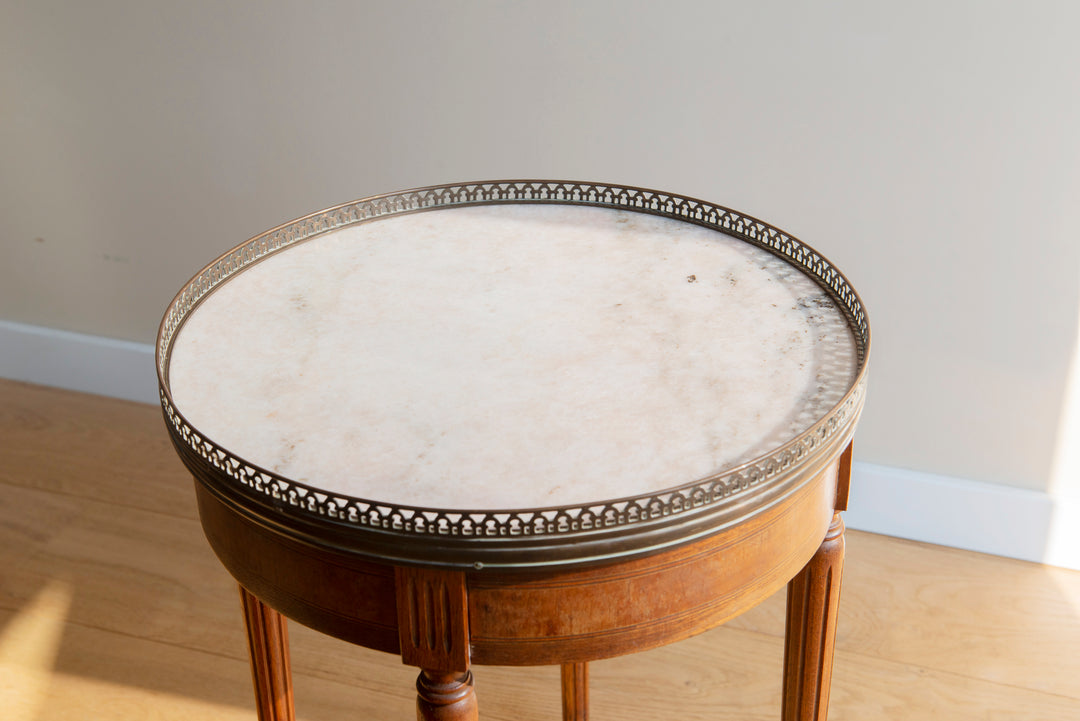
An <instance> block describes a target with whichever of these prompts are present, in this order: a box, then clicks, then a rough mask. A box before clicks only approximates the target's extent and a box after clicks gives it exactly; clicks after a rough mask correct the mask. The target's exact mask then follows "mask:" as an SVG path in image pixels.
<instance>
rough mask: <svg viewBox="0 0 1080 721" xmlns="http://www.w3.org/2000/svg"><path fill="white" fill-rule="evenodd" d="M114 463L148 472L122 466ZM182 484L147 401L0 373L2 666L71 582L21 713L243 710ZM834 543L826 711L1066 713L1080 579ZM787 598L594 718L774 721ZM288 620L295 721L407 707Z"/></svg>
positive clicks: (659, 668) (630, 669) (238, 647)
mask: <svg viewBox="0 0 1080 721" xmlns="http://www.w3.org/2000/svg"><path fill="white" fill-rule="evenodd" d="M23 419H29V421H28V423H29V425H27V426H22V425H20V423H21V422H22V420H23ZM102 419H108V421H107V422H108V423H110V424H112V425H111V426H110V427H109V428H108V429H101V428H99V427H98V426H100V424H101V423H102V422H103V421H102ZM155 433H158V434H160V436H159V439H158V440H159V443H154V442H149V441H148V439H149V438H152V437H153V436H154V434H155ZM103 437H105V438H112V439H113V440H110V441H106V442H105V444H104V446H102V445H100V444H99V441H100V439H102V438H103ZM12 438H16V439H17V442H11V441H9V439H12ZM125 438H126V439H128V440H127V441H124V440H123V439H125ZM102 448H109V449H111V450H108V451H107V452H106V451H103V450H102ZM46 456H52V457H51V458H48V459H47V461H43V460H42V459H43V458H45V457H46ZM124 462H129V463H130V464H131V465H132V467H138V468H144V469H151V470H149V471H148V473H147V475H146V476H145V477H144V478H142V479H134V478H131V477H127V476H126V475H125V474H123V473H119V474H118V472H117V465H118V464H122V463H124ZM57 474H60V475H57ZM191 488H192V485H191V478H190V476H189V475H188V474H187V472H186V470H185V469H184V468H183V466H182V465H181V464H180V462H179V461H178V460H176V458H175V453H173V451H172V449H171V447H169V446H168V441H167V436H166V433H165V430H164V427H163V425H162V421H161V419H160V413H159V411H158V410H157V409H156V408H155V407H152V406H139V405H138V404H131V403H127V402H124V401H115V400H112V399H105V398H95V397H92V396H82V395H80V394H76V393H70V392H67V391H56V390H51V389H43V388H37V387H34V386H28V385H23V384H19V383H12V382H8V381H0V498H2V501H0V665H3V664H9V665H12V666H14V665H16V664H23V663H26V659H27V658H28V655H27V654H22V653H19V652H18V645H17V643H16V642H15V636H16V635H17V634H16V633H15V629H16V628H17V627H18V625H19V624H18V623H17V622H18V620H19V619H20V618H21V616H20V614H23V613H30V609H32V608H33V607H34V605H35V600H36V599H37V598H38V597H39V595H40V594H41V593H43V592H44V591H45V589H47V588H48V586H49V584H51V583H53V582H57V581H59V582H63V583H65V584H69V585H70V588H71V590H72V597H71V605H70V607H69V608H68V610H67V612H66V616H64V618H62V619H61V621H62V634H61V641H60V645H59V648H58V649H57V653H56V656H55V659H54V660H53V662H52V668H51V670H50V671H49V676H48V683H47V684H46V685H45V686H44V687H43V690H42V691H41V693H42V694H43V695H42V696H41V697H40V698H38V699H36V700H33V703H34V705H35V707H36V710H35V715H34V716H33V721H67V720H68V719H74V718H77V719H83V718H92V719H97V718H109V719H114V720H116V721H124V720H126V719H131V720H132V721H134V720H135V719H139V720H140V721H141V720H143V719H149V720H151V721H174V720H176V721H179V720H180V719H184V720H185V721H190V719H193V718H214V719H222V720H223V721H230V720H232V719H236V720H239V719H251V718H253V717H254V714H253V711H252V702H251V676H250V671H249V667H248V661H247V650H246V639H245V637H244V630H243V624H242V623H241V621H240V614H239V613H238V612H237V607H236V606H237V604H236V586H235V583H234V582H233V580H232V579H231V578H230V576H229V574H228V573H227V572H226V571H225V570H224V569H223V568H222V567H221V564H220V563H219V561H218V560H217V558H216V557H215V556H214V554H213V552H212V551H211V550H210V548H209V546H208V545H207V543H206V541H205V539H204V538H203V537H202V531H201V529H200V526H199V523H198V521H196V520H195V518H196V509H195V503H194V498H193V494H192V491H191ZM852 491H853V492H854V493H858V486H857V484H856V486H855V487H854V488H853V489H852ZM845 539H846V545H847V558H846V562H845V568H844V594H843V602H842V604H841V607H840V619H839V623H838V629H837V637H836V655H835V659H834V668H833V683H832V692H831V700H830V716H829V717H830V719H831V720H832V721H845V720H846V719H847V720H854V719H858V720H859V721H878V720H880V721H886V720H891V719H897V718H902V719H905V720H907V719H911V720H914V721H923V720H925V721H930V720H931V719H933V720H935V721H936V720H937V719H988V720H995V721H996V720H998V719H1001V720H1002V721H1011V720H1012V719H1025V720H1031V721H1080V684H1077V682H1076V679H1077V673H1078V667H1077V661H1076V649H1077V648H1080V573H1078V572H1076V571H1070V570H1065V569H1059V568H1052V567H1047V566H1040V565H1038V564H1032V563H1025V562H1021V561H1014V560H1011V559H1004V558H995V557H991V556H985V555H981V554H977V553H970V552H966V551H959V550H955V549H948V548H941V547H937V546H930V545H926V544H921V543H913V542H910V541H903V540H899V539H894V538H887V537H883V536H875V535H873V534H867V533H859V532H854V531H848V532H847V533H846V534H845ZM785 610H786V607H785V597H784V594H783V593H777V594H775V595H773V596H772V597H770V598H769V599H768V600H767V601H766V602H765V603H763V604H761V605H759V606H758V607H756V608H754V609H752V610H750V611H748V612H747V613H745V614H743V615H742V616H739V617H738V618H736V619H733V620H731V621H729V622H728V623H727V624H725V625H724V626H722V627H719V628H716V629H714V630H712V631H708V632H706V633H703V634H701V635H699V636H696V637H694V638H691V639H688V640H686V641H682V642H679V643H676V644H672V645H670V646H666V647H664V648H659V649H655V650H652V651H647V652H644V653H641V654H632V655H628V656H623V657H619V658H613V659H609V660H604V661H597V662H595V663H590V664H589V675H590V678H589V683H590V685H589V700H590V704H591V706H592V709H591V712H592V716H593V717H594V718H598V719H600V718H610V719H616V718H617V719H621V720H625V721H646V720H648V721H653V720H654V719H658V718H672V717H673V710H675V709H677V714H674V715H677V717H678V718H680V719H684V720H685V721H705V720H706V719H709V720H710V721H735V720H736V719H740V720H743V719H751V720H754V721H759V720H760V721H765V720H766V719H768V720H769V721H775V720H776V719H777V718H778V717H779V714H780V684H779V681H778V679H779V678H780V676H781V673H782V666H783V654H784V646H783V633H784V624H785ZM289 633H290V642H291V648H290V652H291V655H292V665H293V684H294V693H295V696H296V706H297V717H298V718H299V719H302V720H304V721H315V720H316V719H336V718H367V719H373V720H374V721H383V720H385V721H390V720H391V719H394V720H399V719H403V718H409V717H411V716H412V715H414V714H415V705H416V691H415V687H414V681H415V680H416V670H415V669H413V668H409V667H406V666H404V665H402V664H401V663H400V660H399V659H398V658H396V657H395V656H391V655H389V654H385V653H379V652H376V651H369V650H365V649H361V648H357V647H354V646H350V645H349V644H346V643H343V642H340V641H337V640H335V639H331V638H328V637H326V636H323V635H321V634H319V633H316V632H314V631H312V630H310V629H307V628H305V627H303V626H301V625H298V624H291V625H290V628H289ZM7 649H10V650H11V655H5V652H6V650H7ZM5 668H7V667H5ZM2 670H3V669H0V678H7V676H4V675H3V673H2ZM473 671H474V673H475V674H476V686H477V689H478V691H477V692H478V695H479V697H480V704H481V705H482V706H483V714H484V718H485V719H491V720H492V721H541V719H544V720H550V719H553V718H558V717H559V715H560V713H561V703H562V701H561V694H560V691H559V686H560V684H559V681H560V672H559V668H558V667H539V668H510V667H499V666H474V667H473ZM24 690H25V689H23V688H22V687H7V686H3V685H0V708H2V709H4V711H5V714H6V715H5V721H12V720H15V719H18V717H17V716H13V715H12V713H13V712H12V709H15V708H17V707H19V706H20V705H21V706H29V705H30V702H31V701H32V700H31V699H27V698H24V697H23V696H21V694H23V692H24ZM18 721H22V720H21V719H18Z"/></svg>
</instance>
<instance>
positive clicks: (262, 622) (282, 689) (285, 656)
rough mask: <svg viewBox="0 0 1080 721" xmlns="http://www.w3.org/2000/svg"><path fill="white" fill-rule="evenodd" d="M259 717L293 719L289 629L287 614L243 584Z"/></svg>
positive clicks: (261, 719) (271, 720) (275, 720)
mask: <svg viewBox="0 0 1080 721" xmlns="http://www.w3.org/2000/svg"><path fill="white" fill-rule="evenodd" d="M240 601H241V603H242V604H243V608H244V624H245V625H246V626H247V636H248V651H249V653H250V654H251V677H252V681H253V682H254V685H255V704H256V708H257V709H258V713H259V721H293V720H294V718H295V716H294V712H293V690H292V674H291V672H290V670H289V632H288V627H287V626H286V625H285V624H286V620H285V617H284V616H282V615H281V614H280V613H278V612H277V611H275V610H274V609H272V608H270V607H269V606H267V605H266V604H264V603H263V602H262V601H260V600H259V599H258V598H256V597H255V596H253V595H252V594H251V593H250V592H248V590H247V589H246V588H244V587H243V586H241V587H240Z"/></svg>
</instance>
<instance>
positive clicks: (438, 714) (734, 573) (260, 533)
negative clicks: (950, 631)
mask: <svg viewBox="0 0 1080 721" xmlns="http://www.w3.org/2000/svg"><path fill="white" fill-rule="evenodd" d="M850 468H851V446H850V444H849V445H848V446H847V447H846V448H845V449H844V451H843V452H842V453H841V454H839V455H838V456H837V457H835V458H834V459H833V460H832V461H831V462H830V463H829V464H828V465H827V466H826V467H824V468H822V469H821V470H819V471H818V472H817V473H816V474H815V475H813V476H812V477H811V478H810V479H809V480H808V481H807V482H806V483H804V484H803V485H802V486H801V487H800V488H799V489H798V490H797V491H796V492H795V493H792V494H791V495H789V496H787V497H786V498H784V499H783V500H781V501H780V502H778V503H776V504H774V505H772V506H770V507H768V508H765V509H762V510H761V511H760V512H759V513H757V514H755V515H754V516H753V517H751V518H749V519H747V520H745V521H743V522H741V523H738V524H735V525H734V526H732V527H729V528H723V529H720V530H718V531H717V532H716V533H715V534H713V535H711V536H708V537H705V538H701V539H698V540H695V541H692V542H689V543H686V544H684V545H682V546H678V547H676V548H672V549H668V550H665V551H662V552H659V553H653V554H651V555H645V556H641V557H635V558H624V559H619V560H616V561H612V562H610V563H607V564H593V565H590V566H586V567H569V568H567V567H561V568H537V569H510V570H495V571H489V570H472V571H461V570H447V569H443V568H426V567H423V566H393V565H389V564H386V563H379V562H375V561H372V560H369V559H365V558H360V557H358V556H356V555H355V554H349V553H346V552H342V551H335V550H333V549H328V548H320V547H317V546H314V545H310V544H307V543H303V542H300V541H298V540H296V539H293V538H289V537H287V536H285V535H283V534H280V533H277V532H276V531H275V530H274V529H270V528H267V527H265V526H264V525H262V524H260V523H258V522H256V521H255V520H253V519H251V518H249V517H246V516H245V515H243V514H242V513H238V512H237V511H236V509H235V508H233V507H230V506H229V505H227V504H226V503H224V502H222V501H221V500H220V499H219V498H218V497H217V496H215V495H214V494H213V493H211V492H209V491H208V490H207V489H206V488H205V487H204V486H203V485H202V484H200V483H196V484H195V485H196V492H197V496H198V502H199V510H200V515H201V518H202V522H203V527H204V530H205V531H206V535H207V538H208V539H209V541H210V544H211V546H212V547H213V548H214V550H215V552H216V553H217V554H218V556H219V558H220V559H221V560H222V562H223V563H224V564H225V566H226V568H228V570H229V571H230V572H231V573H232V574H233V575H234V576H235V577H236V578H237V580H238V581H239V582H240V584H241V595H242V598H243V601H244V618H245V622H246V624H247V628H248V638H249V643H250V647H251V658H252V675H253V679H254V682H255V693H256V699H257V705H258V710H259V718H260V721H292V719H293V704H292V686H291V681H290V679H289V662H288V643H287V636H286V629H285V619H284V617H283V615H284V616H287V617H289V618H292V619H294V620H296V621H299V622H300V623H304V624H306V625H308V626H311V627H313V628H315V629H317V630H319V631H322V632H324V633H328V634H330V635H332V636H336V637H338V638H342V639H344V640H346V641H350V642H352V643H357V644H359V645H362V646H366V647H369V648H374V649H377V650H381V651H387V652H390V653H395V654H399V655H400V656H401V658H402V661H403V662H405V663H407V664H410V665H414V666H417V667H418V668H419V669H420V673H419V676H418V679H417V718H418V719H420V721H475V719H477V718H478V716H477V713H478V712H477V700H476V694H475V692H474V690H473V678H472V670H471V666H472V664H474V663H478V664H499V665H544V664H558V665H561V667H562V686H563V718H564V720H567V721H584V720H585V719H586V718H587V715H588V689H587V687H588V668H587V663H588V661H592V660H596V659H601V658H607V657H611V656H616V655H621V654H625V653H631V652H634V651H638V650H644V649H646V648H651V647H655V646H660V645H663V644H667V643H671V642H673V641H677V640H679V639H682V638H686V637H689V636H691V635H694V634H697V633H700V632H702V631H705V630H707V629H709V628H712V627H714V626H717V625H719V624H721V623H723V622H725V621H727V620H729V619H731V618H733V617H734V616H736V615H738V614H739V613H742V612H743V611H745V610H748V609H749V608H752V607H753V606H755V605H757V604H758V603H760V602H761V601H762V600H764V599H765V598H767V597H768V596H770V595H771V594H772V593H774V592H775V591H777V590H779V589H780V588H781V587H783V586H784V585H785V584H788V613H787V630H786V646H785V661H784V679H783V702H782V718H783V721H825V718H826V715H827V711H828V698H829V686H830V682H831V674H832V655H833V644H834V639H835V631H836V619H837V609H838V602H839V595H840V580H841V575H842V570H843V560H844V540H843V539H844V525H843V521H842V520H841V519H840V511H843V510H845V509H846V505H847V496H848V486H849V479H850Z"/></svg>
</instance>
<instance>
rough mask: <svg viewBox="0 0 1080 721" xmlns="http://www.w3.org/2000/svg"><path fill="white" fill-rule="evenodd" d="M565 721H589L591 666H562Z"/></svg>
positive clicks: (580, 664) (572, 664)
mask: <svg viewBox="0 0 1080 721" xmlns="http://www.w3.org/2000/svg"><path fill="white" fill-rule="evenodd" d="M562 717H563V721H587V719H588V718H589V664H587V663H564V664H563V665H562Z"/></svg>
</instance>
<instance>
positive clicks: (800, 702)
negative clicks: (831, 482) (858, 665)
mask: <svg viewBox="0 0 1080 721" xmlns="http://www.w3.org/2000/svg"><path fill="white" fill-rule="evenodd" d="M843 570H844V522H843V521H842V520H841V519H840V514H839V512H838V513H836V514H835V515H834V516H833V520H832V523H831V524H830V525H829V532H828V533H827V534H826V535H825V540H824V541H822V543H821V547H820V548H818V550H817V553H815V554H814V557H813V558H812V559H810V563H808V564H806V568H804V569H803V570H802V571H800V572H799V575H797V576H795V578H793V579H791V583H789V584H788V592H787V593H788V596H787V632H786V634H785V640H784V695H783V702H782V704H781V707H780V708H781V712H780V715H781V718H782V719H783V720H784V721H825V720H826V719H827V718H828V715H829V688H830V684H831V683H832V669H833V647H834V645H835V641H836V620H837V617H838V615H839V612H840V584H841V580H842V576H843Z"/></svg>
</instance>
